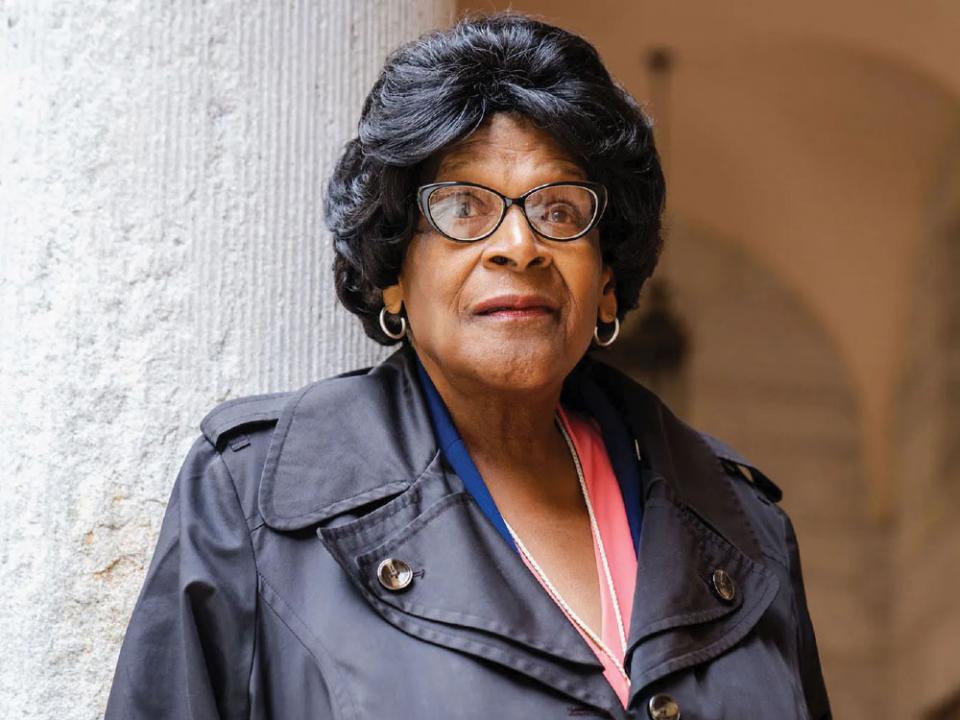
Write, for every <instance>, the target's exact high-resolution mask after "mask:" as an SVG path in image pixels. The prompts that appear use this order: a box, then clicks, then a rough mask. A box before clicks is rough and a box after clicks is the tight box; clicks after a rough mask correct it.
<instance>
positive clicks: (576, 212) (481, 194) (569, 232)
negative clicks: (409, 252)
mask: <svg viewBox="0 0 960 720" xmlns="http://www.w3.org/2000/svg"><path fill="white" fill-rule="evenodd" d="M417 204H418V205H419V206H420V211H421V212H422V213H423V215H424V217H426V218H427V222H429V223H430V226H431V227H432V228H433V229H434V230H436V231H437V232H438V233H440V234H441V235H443V236H444V237H445V238H449V239H450V240H455V241H456V242H464V243H467V242H476V241H478V240H483V239H484V238H486V237H489V236H490V235H492V234H493V233H494V232H495V231H496V229H497V228H498V227H500V223H502V222H503V218H505V217H506V215H507V210H508V209H509V208H510V206H511V205H519V206H520V209H521V210H523V214H524V217H526V218H527V223H528V224H529V225H530V227H531V228H532V229H533V230H534V231H535V232H537V233H539V234H540V235H542V236H543V237H545V238H548V239H549V240H558V241H561V242H567V241H569V240H576V239H577V238H578V237H581V236H583V235H586V234H587V233H588V232H590V231H591V230H592V229H593V228H594V227H595V226H596V224H597V223H598V222H599V220H600V217H601V216H602V215H603V211H604V209H605V208H606V206H607V189H606V188H605V187H604V186H603V185H601V184H600V183H595V182H551V183H546V184H544V185H538V186H537V187H535V188H532V189H531V190H527V192H525V193H524V194H523V195H521V196H520V197H515V198H511V197H507V196H506V195H503V194H501V193H499V192H497V191H496V190H493V189H492V188H488V187H486V186H485V185H480V184H478V183H470V182H456V181H453V182H440V183H430V184H429V185H422V186H421V187H419V188H417Z"/></svg>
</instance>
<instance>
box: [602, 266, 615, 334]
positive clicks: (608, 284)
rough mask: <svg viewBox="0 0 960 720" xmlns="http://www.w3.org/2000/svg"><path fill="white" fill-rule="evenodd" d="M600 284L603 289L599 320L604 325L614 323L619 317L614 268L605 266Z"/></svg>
mask: <svg viewBox="0 0 960 720" xmlns="http://www.w3.org/2000/svg"><path fill="white" fill-rule="evenodd" d="M600 283H601V287H602V288H603V289H602V291H601V293H602V294H601V295H600V307H599V310H598V315H599V319H600V322H603V323H612V322H613V321H614V319H615V318H616V317H617V292H616V290H617V282H616V279H615V278H614V277H613V268H611V267H610V266H609V265H604V266H603V273H602V274H601V275H600Z"/></svg>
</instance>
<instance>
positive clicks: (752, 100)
mask: <svg viewBox="0 0 960 720" xmlns="http://www.w3.org/2000/svg"><path fill="white" fill-rule="evenodd" d="M505 7H506V4H504V3H496V2H484V3H480V2H477V3H471V2H465V1H464V0H461V2H460V4H459V5H457V4H456V2H455V1H454V0H402V1H401V0H392V1H388V0H379V1H377V0H352V1H351V0H316V1H310V0H283V1H280V0H216V1H215V2H206V3H196V2H192V1H191V0H171V1H170V2H163V3H161V2H154V1H152V0H129V1H128V2H124V3H105V2H93V1H91V0H75V1H74V2H70V3H63V2H56V1H54V0H37V1H34V0H0V408H2V409H3V411H4V417H5V419H6V422H5V423H3V425H2V429H0V436H2V439H3V442H4V447H6V448H12V451H13V452H12V454H11V455H8V458H10V460H9V461H8V468H10V470H8V472H7V474H6V476H5V478H4V483H3V485H2V490H0V519H2V522H0V582H2V585H3V587H4V588H5V591H6V597H5V603H4V609H3V611H2V612H0V636H2V637H4V639H5V640H6V643H7V650H6V652H4V653H3V654H0V717H5V718H6V717H11V718H13V717H17V718H20V717H22V718H49V717H61V718H94V717H99V715H100V714H101V713H102V707H103V703H104V702H105V700H106V692H107V691H108V689H109V683H110V680H111V675H112V671H113V666H114V662H115V658H116V652H117V649H118V648H119V641H120V638H121V636H122V632H123V628H124V624H125V622H126V620H127V618H128V616H129V612H130V609H131V608H132V605H133V602H134V600H135V597H136V593H137V591H138V590H139V586H140V582H141V581H142V577H143V573H144V572H145V569H146V563H147V562H148V561H149V556H150V553H151V551H152V548H153V543H154V539H155V536H156V532H157V530H158V527H159V522H160V517H161V513H162V510H163V506H164V504H165V503H166V500H167V497H168V494H169V488H170V485H171V483H172V478H173V476H174V474H175V472H176V468H177V466H178V465H179V462H180V460H181V459H182V457H183V454H184V453H185V452H186V449H187V447H188V446H189V444H190V443H191V442H192V440H193V438H194V437H195V435H196V432H197V423H198V422H199V420H200V418H201V417H202V416H203V414H204V413H205V412H206V411H207V410H208V409H209V408H210V407H211V406H212V405H213V404H215V403H216V402H217V401H219V400H222V399H226V398H228V397H236V396H238V395H243V394H247V393H252V392H265V391H271V390H278V389H288V388H291V387H297V386H299V385H301V384H303V383H305V382H307V381H309V380H311V379H314V378H316V377H321V376H324V375H328V374H332V373H335V372H339V371H341V370H346V369H349V368H353V367H358V366H361V365H365V364H369V363H371V362H375V361H376V360H377V359H379V358H380V357H382V356H383V354H384V353H383V351H382V350H381V349H380V348H377V347H376V346H373V345H372V344H371V343H370V342H369V341H367V340H366V339H365V338H364V337H363V335H362V333H361V331H360V329H359V326H358V324H357V323H356V322H353V321H351V320H350V318H348V317H346V316H345V313H343V312H342V311H340V310H339V309H338V308H337V307H336V304H335V302H334V296H333V291H332V287H331V284H330V282H329V271H328V268H329V265H330V261H331V253H330V248H329V245H328V241H327V237H326V234H325V233H324V231H323V230H322V221H321V215H320V204H319V201H320V196H321V193H322V187H323V182H324V180H325V177H326V175H327V174H328V172H329V170H330V166H331V162H332V160H333V159H334V158H335V157H336V155H337V154H338V152H339V150H340V147H341V146H342V143H343V142H344V141H345V140H346V139H347V138H348V137H349V136H350V135H351V134H352V133H353V132H354V130H355V125H356V120H357V117H358V114H359V109H360V104H361V102H362V98H363V97H364V95H365V93H366V92H367V90H368V89H369V87H370V85H371V83H372V82H373V79H374V77H375V74H376V72H377V70H378V69H379V67H380V65H381V64H382V61H383V59H384V57H385V55H386V53H387V52H388V51H389V50H390V49H391V48H393V47H394V46H396V45H397V44H399V43H400V42H402V41H404V40H407V39H411V38H413V37H415V36H416V35H418V34H419V33H420V32H422V31H424V30H427V29H430V28H433V27H439V26H445V25H447V24H448V23H449V21H450V20H451V19H452V18H453V17H454V16H455V15H456V14H458V13H461V12H464V11H467V10H493V9H502V8H505ZM511 7H513V8H514V9H516V10H520V11H525V12H531V13H534V14H540V15H542V16H543V17H544V18H545V19H546V20H548V21H551V22H555V23H558V24H560V25H563V26H565V27H567V28H569V29H571V30H574V31H576V32H579V33H581V34H583V35H585V36H586V37H587V39H589V40H590V41H592V42H593V43H594V44H595V45H596V46H597V48H598V49H599V50H600V53H601V55H602V56H603V58H604V60H605V61H606V63H607V65H608V67H609V68H610V70H611V72H612V73H613V74H614V75H615V76H616V77H617V78H618V79H619V80H620V81H621V82H622V83H623V84H624V85H625V86H626V87H627V89H628V90H629V91H630V92H632V93H633V94H634V95H635V96H636V97H637V98H638V99H639V100H640V101H641V102H642V103H644V105H645V106H646V108H647V111H648V112H649V113H650V114H651V116H652V117H653V119H654V121H655V129H656V133H657V141H658V145H659V147H660V148H661V152H662V155H663V159H664V162H665V169H666V172H667V183H668V216H667V233H668V234H667V248H668V249H667V251H666V254H665V256H664V259H663V263H662V265H661V267H660V269H659V270H658V273H657V279H656V281H655V282H654V283H651V285H649V286H648V288H647V289H646V290H645V293H644V300H643V304H642V307H641V309H640V310H639V311H638V312H637V313H634V315H633V316H632V317H631V318H630V320H629V322H628V323H626V324H625V327H624V332H623V335H622V337H621V339H620V340H618V342H617V344H616V345H615V346H614V352H612V353H611V354H610V357H611V360H612V361H614V362H616V363H618V364H619V365H620V366H621V367H623V368H624V369H626V370H627V371H628V372H631V373H632V374H634V375H635V376H636V377H638V378H640V379H641V380H643V381H644V382H646V383H648V384H650V385H651V386H652V387H654V388H655V389H656V390H657V391H658V392H660V393H661V394H662V395H663V396H664V397H665V398H666V399H667V401H668V402H669V403H670V404H671V405H673V406H674V407H675V408H676V409H677V410H678V411H679V412H680V414H681V415H682V416H684V417H685V418H687V419H688V420H690V421H691V422H692V423H693V424H695V425H697V426H699V427H701V428H703V429H705V430H707V431H709V432H712V433H714V434H716V435H718V436H720V437H722V438H724V439H725V440H727V441H729V442H730V443H731V444H733V445H734V446H736V447H738V449H740V450H741V451H742V452H743V453H744V454H746V455H747V456H749V457H751V458H752V459H754V460H755V461H756V462H757V463H758V464H759V465H760V466H761V467H763V468H764V469H765V470H766V471H767V473H768V474H769V475H770V476H771V477H772V478H773V479H774V480H775V481H776V482H777V483H778V484H780V485H781V487H782V488H783V489H784V494H785V498H784V501H783V505H784V507H785V508H786V509H787V510H788V511H789V512H790V514H791V516H792V517H793V518H794V521H795V524H796V526H797V530H798V535H799V539H800V547H801V553H802V557H803V563H804V571H805V579H806V584H807V592H808V598H809V602H810V607H811V612H812V615H813V619H814V622H815V625H816V628H817V633H818V640H819V644H820V650H821V655H822V658H823V663H824V672H825V675H826V680H827V684H828V690H829V691H830V695H831V700H832V703H833V707H834V711H835V715H836V717H837V718H841V719H844V720H846V719H853V720H856V719H857V718H871V719H875V718H915V719H918V720H949V719H951V718H960V601H958V599H957V596H958V594H960V573H958V569H960V523H957V522H956V521H955V517H956V515H957V513H958V511H960V471H958V469H957V468H956V467H955V466H954V465H953V460H954V459H955V458H956V457H957V456H958V454H960V443H958V438H957V435H958V434H960V423H958V420H960V290H958V289H957V288H958V280H960V43H958V42H957V41H956V38H958V37H960V5H958V4H956V3H951V2H943V1H942V0H922V1H921V0H914V1H910V2H908V1H907V0H899V1H897V2H891V1H888V2H881V3H877V2H870V3H868V2H865V1H864V0H834V1H833V2H826V1H825V0H809V1H808V2H806V3H788V2H785V1H782V0H777V1H774V2H767V3H762V4H759V3H724V4H721V3H711V2H707V1H706V0H684V1H683V2H666V1H665V0H655V1H651V0H642V1H633V0H630V1H628V0H621V1H620V2H615V1H614V0H591V2H584V1H583V0H578V1H577V2H570V1H568V0H550V1H549V2H547V1H546V0H542V1H540V2H534V1H530V0H524V1H522V2H513V3H511Z"/></svg>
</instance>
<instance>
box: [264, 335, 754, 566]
mask: <svg viewBox="0 0 960 720" xmlns="http://www.w3.org/2000/svg"><path fill="white" fill-rule="evenodd" d="M564 397H565V399H567V400H569V401H571V402H573V403H574V404H575V405H579V406H581V407H588V408H589V407H590V406H591V404H593V406H594V407H595V406H596V401H597V398H603V400H604V401H606V402H608V403H609V404H610V405H612V407H614V408H615V409H616V410H617V411H618V412H619V413H620V415H621V417H622V418H623V419H624V421H625V423H626V426H627V428H628V430H629V432H631V433H632V435H633V437H634V438H636V439H637V441H638V443H639V445H640V447H642V448H643V450H644V452H645V453H646V454H647V457H648V460H649V462H650V465H651V467H652V469H653V476H654V477H658V478H661V479H664V480H665V481H666V482H667V483H668V485H669V490H670V494H671V495H672V496H673V497H675V498H676V500H677V501H678V502H680V503H683V504H685V505H687V506H689V507H690V508H692V509H693V510H694V511H695V512H696V513H697V514H698V515H699V516H700V517H701V518H702V519H703V520H704V521H705V522H707V523H708V524H709V525H711V526H712V527H713V528H714V529H715V530H716V531H717V532H718V533H719V534H721V535H722V536H723V537H724V538H725V539H726V540H727V541H728V542H730V543H731V544H733V545H735V546H736V547H738V548H739V549H740V550H741V551H742V552H744V553H745V554H747V555H748V556H749V557H751V558H753V559H758V558H759V557H760V548H759V545H758V542H757V540H756V538H755V536H754V535H753V532H752V530H751V528H750V526H749V524H748V523H747V522H746V520H745V518H744V516H743V512H742V509H741V508H740V506H739V503H738V501H737V498H736V495H735V493H734V491H733V488H732V487H731V486H730V483H729V480H728V478H727V477H726V474H725V471H724V468H723V466H722V465H721V463H720V460H719V459H718V458H717V456H716V455H714V454H713V452H711V450H710V448H709V446H708V445H707V444H706V442H705V441H704V439H703V437H702V436H701V435H700V434H699V433H698V432H697V431H695V430H693V429H692V428H691V427H689V426H688V425H686V424H685V423H684V422H682V421H681V420H679V419H678V418H677V417H676V416H675V415H674V414H673V413H672V412H671V411H670V410H669V409H668V408H667V407H666V406H665V405H664V404H663V403H662V402H661V401H660V400H659V399H658V398H657V397H656V396H655V395H653V393H651V392H650V391H648V390H647V389H646V388H644V387H643V386H641V385H639V384H638V383H636V382H634V381H633V380H631V379H630V378H628V377H627V376H626V375H624V374H622V373H621V372H619V371H618V370H615V369H614V368H612V367H610V366H608V365H605V364H603V363H601V362H597V361H595V360H592V359H590V358H589V357H588V358H584V360H583V361H581V363H580V364H579V365H578V366H577V368H576V369H575V370H574V372H573V373H571V376H570V378H568V380H567V383H566V385H565V388H564ZM437 453H438V449H437V442H436V439H435V438H434V434H433V428H432V426H431V422H430V416H429V411H428V409H427V404H426V399H425V397H424V395H423V392H422V390H421V388H420V385H419V381H418V379H417V370H416V356H415V355H414V351H413V350H412V348H410V347H409V346H407V345H404V346H403V347H401V348H400V349H399V350H397V351H396V352H394V353H393V354H392V355H390V356H389V357H388V358H387V359H386V360H384V361H383V362H382V363H381V364H379V365H377V366H375V367H373V368H371V369H369V370H361V371H356V372H353V373H348V374H346V375H342V376H338V377H335V378H330V379H326V380H320V381H317V382H314V383H311V384H310V385H307V386H306V387H304V388H302V389H301V390H300V391H298V392H296V393H295V394H294V396H293V397H292V398H291V400H290V401H289V402H288V404H287V406H286V407H285V408H284V410H283V412H282V414H281V416H280V419H279V421H278V423H277V427H276V430H275V432H274V435H273V439H272V441H271V445H270V449H269V452H268V454H267V459H266V464H265V466H264V470H263V475H262V478H261V483H260V490H259V505H260V513H261V515H262V517H263V519H264V521H265V522H266V524H267V525H269V526H270V527H272V528H274V529H277V530H299V529H303V528H306V527H310V526H312V525H315V524H317V523H320V522H323V521H324V520H326V519H328V518H330V517H332V516H334V515H337V514H339V513H342V512H348V511H350V510H354V509H356V508H358V507H361V506H363V505H365V504H368V503H371V502H374V501H377V500H379V499H383V498H386V497H389V496H391V495H396V494H399V493H401V492H403V491H404V490H406V489H407V488H409V487H410V485H411V484H413V482H414V481H415V480H416V479H417V478H418V477H419V476H420V475H422V474H423V473H424V471H425V470H426V469H427V467H428V466H429V465H430V463H431V461H432V460H434V458H435V457H436V456H437ZM645 492H648V489H646V490H645Z"/></svg>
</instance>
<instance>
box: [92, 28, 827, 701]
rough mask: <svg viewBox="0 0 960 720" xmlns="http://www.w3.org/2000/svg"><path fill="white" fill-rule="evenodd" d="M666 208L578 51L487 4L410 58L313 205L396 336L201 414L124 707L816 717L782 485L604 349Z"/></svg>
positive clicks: (645, 137)
mask: <svg viewBox="0 0 960 720" xmlns="http://www.w3.org/2000/svg"><path fill="white" fill-rule="evenodd" d="M663 203H664V183H663V177H662V175H661V170H660V165H659V161H658V157H657V153H656V150H655V148H654V144H653V139H652V136H651V131H650V126H649V123H648V122H647V121H646V120H645V118H644V116H643V114H642V112H641V110H640V109H639V107H638V106H637V104H636V103H635V102H634V101H633V100H632V99H631V98H630V97H629V96H628V95H627V94H626V93H625V92H624V90H623V89H622V88H621V87H619V86H618V85H617V84H616V83H615V82H614V81H613V80H611V78H610V76H609V74H608V73H607V71H606V70H605V69H604V66H603V65H602V63H601V61H600V59H599V57H598V55H597V52H596V51H595V50H594V48H593V47H592V46H591V45H589V44H588V43H587V42H586V41H584V40H583V39H582V38H579V37H577V36H576V35H573V34H571V33H569V32H566V31H563V30H561V29H559V28H556V27H552V26H550V25H547V24H544V23H542V22H538V21H535V20H533V19H530V18H526V17H523V16H517V15H511V14H502V15H493V16H489V17H486V18H480V19H470V20H464V21H461V22H460V23H459V24H458V25H457V26H456V27H454V28H452V29H451V30H449V31H446V32H441V33H434V34H430V35H427V36H425V37H423V38H421V39H419V40H418V41H416V42H413V43H411V44H409V45H406V46H404V47H401V48H400V49H398V50H397V51H395V52H394V53H393V54H392V55H391V56H390V58H389V59H388V61H387V64H386V66H385V68H384V69H383V72H382V74H381V75H380V78H379V80H378V81H377V82H376V84H375V85H374V87H373V90H372V91H371V93H370V95H369V97H368V98H367V100H366V102H365V104H364V107H363V113H362V118H361V120H360V127H359V137H357V138H356V139H354V140H352V141H351V142H350V143H348V145H347V147H346V150H345V152H344V154H343V156H342V158H341V159H340V162H339V164H338V166H337V168H336V170H335V172H334V175H333V177H332V179H331V181H330V183H329V188H328V195H327V199H326V216H327V220H328V223H329V226H330V229H331V231H332V232H333V236H334V239H335V248H336V263H335V274H336V286H337V291H338V294H339V297H340V299H341V300H342V302H343V304H344V305H345V306H346V307H347V309H349V310H350V311H351V312H353V313H355V314H356V315H357V316H358V317H359V318H360V320H361V321H362V322H363V325H364V328H365V329H366V332H367V334H368V335H370V336H371V337H372V338H374V339H375V340H377V341H378V342H381V343H384V344H391V343H397V342H399V343H400V347H399V349H398V350H397V351H396V352H395V353H394V354H393V355H391V356H390V357H389V358H388V359H387V360H386V361H385V362H383V363H382V364H380V365H378V366H377V367H375V368H372V369H364V370H359V371H356V372H352V373H348V374H346V375H343V376H339V377H337V378H332V379H328V380H323V381H320V382H316V383H313V384H311V385H308V386H307V387H305V388H303V389H301V390H299V391H296V392H290V393H280V394H275V395H263V396H255V397H247V398H241V399H239V400H234V401H231V402H227V403H225V404H223V405H221V406H219V407H217V408H215V409H214V410H213V411H212V412H211V413H210V414H209V415H207V417H206V418H205V419H204V420H203V422H202V424H201V430H202V436H201V437H199V438H198V439H197V441H196V443H195V444H194V446H193V447H192V449H191V450H190V453H189V455H188V456H187V459H186V461H185V463H184V465H183V468H182V470H181V472H180V474H179V476H178V478H177V481H176V484H175V486H174V489H173V495H172V498H171V501H170V504H169V507H168V509H167V512H166V515H165V517H164V521H163V525H162V529H161V532H160V538H159V542H158V546H157V550H156V554H155V556H154V559H153V562H152V564H151V566H150V569H149V572H148V574H147V578H146V582H145V585H144V587H143V591H142V593H141V595H140V598H139V600H138V602H137V605H136V608H135V610H134V613H133V618H132V620H131V622H130V626H129V629H128V632H127V634H126V637H125V640H124V644H123V648H122V651H121V653H120V658H119V662H118V666H117V672H116V678H115V680H114V685H113V689H112V692H111V695H110V700H109V705H108V709H107V717H108V718H112V719H116V720H120V719H124V720H130V719H132V718H171V719H172V718H178V719H186V718H189V719H191V720H201V719H204V720H206V719H208V718H209V719H212V718H258V719H261V718H277V719H278V720H294V719H296V718H344V719H345V718H411V719H414V718H415V719H417V720H421V719H423V718H477V719H478V720H479V719H481V718H483V719H487V718H491V717H496V718H503V719H504V720H505V719H506V718H518V719H520V718H522V719H523V720H529V719H530V718H561V717H570V716H584V717H608V718H617V719H621V718H642V717H649V718H654V719H655V720H663V719H666V718H680V717H683V718H686V719H687V720H694V719H695V718H704V719H705V718H710V719H711V720H720V719H721V718H725V719H729V720H743V719H744V718H748V717H750V718H753V717H756V718H776V719H777V720H790V719H794V718H796V719H798V720H799V719H800V718H817V719H823V718H829V717H830V710H829V705H828V701H827V695H826V692H825V690H824V685H823V680H822V677H821V672H820V666H819V661H818V656H817V649H816V643H815V640H814V634H813V630H812V627H811V624H810V619H809V616H808V613H807V610H806V603H805V598H804V590H803V584H802V579H801V571H800V564H799V555H798V550H797V544H796V538H795V536H794V533H793V529H792V527H791V524H790V521H789V519H788V518H787V516H786V515H785V514H784V513H783V511H782V510H781V509H780V508H779V507H778V506H777V504H776V502H777V500H779V497H780V495H779V491H778V490H777V488H776V486H775V485H774V484H773V483H772V482H771V481H769V480H768V479H767V478H766V477H765V476H764V475H763V474H762V473H761V472H760V471H759V470H757V469H756V468H754V467H751V466H750V464H749V463H748V462H747V461H745V460H744V459H742V458H740V457H739V456H737V455H736V454H735V453H733V452H732V451H730V450H729V449H727V448H726V447H724V446H723V445H721V444H720V443H719V442H717V441H714V440H713V439H711V438H709V437H705V436H703V435H701V434H699V433H697V432H696V431H694V430H692V429H691V428H689V427H688V426H686V425H685V424H683V423H682V422H681V421H679V420H678V419H677V418H676V417H675V416H674V415H673V414H671V413H670V411H669V410H668V409H667V408H666V407H665V406H664V405H663V404H662V403H661V402H660V401H659V400H658V399H657V398H656V397H655V396H654V395H653V394H651V393H650V392H649V391H647V390H645V389H644V388H642V387H641V386H639V385H637V384H636V383H634V382H633V381H631V380H630V379H629V378H627V377H625V376H624V375H622V374H620V373H618V372H617V371H615V370H613V369H612V368H610V367H607V366H605V365H603V364H602V363H601V362H599V361H597V360H596V359H594V357H593V355H595V354H599V353H594V352H593V351H591V346H594V347H597V346H605V345H609V344H610V343H612V342H614V341H615V340H616V337H617V332H618V330H619V324H620V320H621V319H622V318H623V316H624V315H625V313H627V312H628V311H629V310H631V309H632V308H634V307H635V306H636V304H637V298H638V294H639V292H640V288H641V286H642V285H643V283H644V281H645V280H646V279H647V278H648V277H649V275H650V274H651V272H652V271H653V268H654V266H655V264H656V260H657V256H658V254H659V249H660V245H661V242H660V216H661V213H662V210H663Z"/></svg>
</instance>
